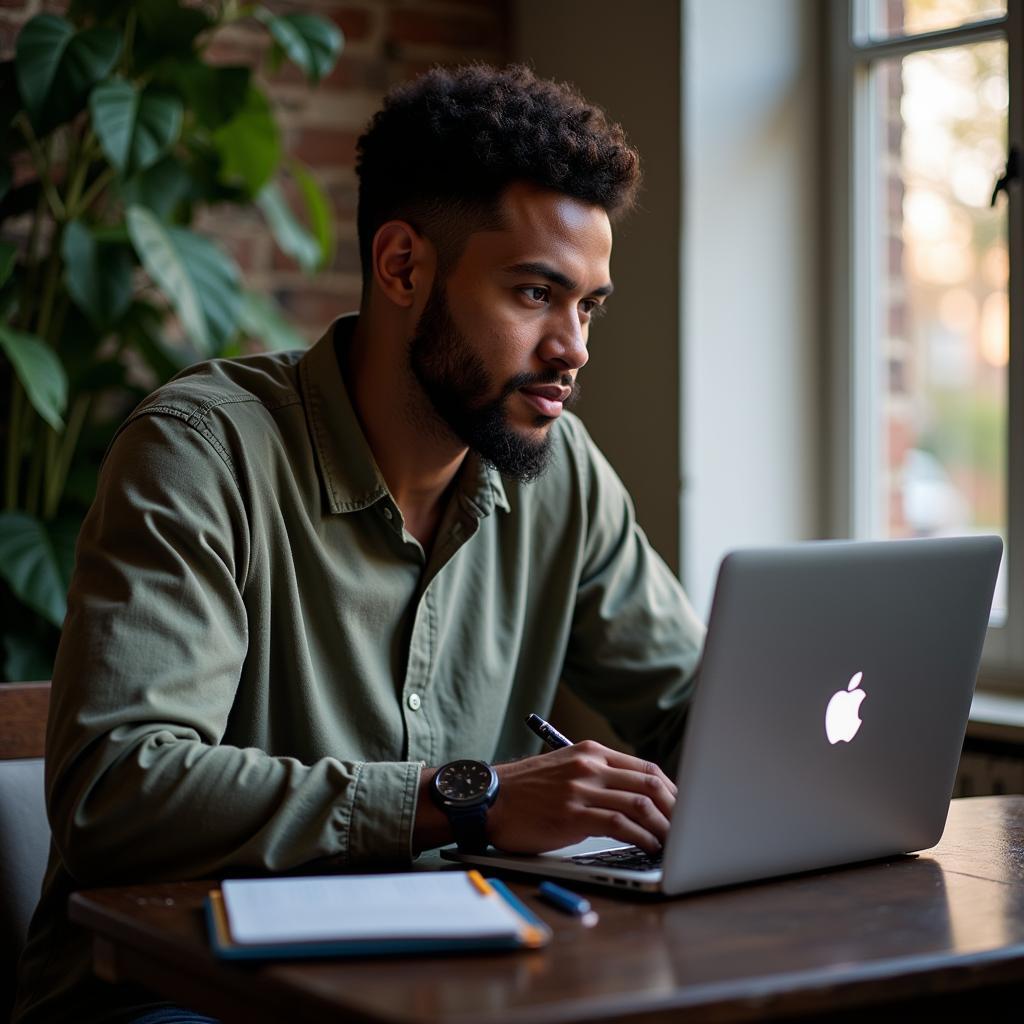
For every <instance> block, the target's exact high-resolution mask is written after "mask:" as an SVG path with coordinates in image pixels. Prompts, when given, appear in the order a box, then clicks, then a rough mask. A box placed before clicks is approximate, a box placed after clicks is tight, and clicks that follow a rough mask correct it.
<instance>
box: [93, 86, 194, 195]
mask: <svg viewBox="0 0 1024 1024" xmlns="http://www.w3.org/2000/svg"><path fill="white" fill-rule="evenodd" d="M89 109H90V110H91V112H92V123H93V127H94V128H95V129H96V134H97V135H98V136H99V140H100V145H101V146H102V147H103V152H104V153H106V155H107V159H108V160H109V161H110V162H111V163H112V164H113V165H114V167H116V168H117V170H118V171H120V173H121V174H122V175H124V176H126V177H127V176H128V175H130V174H134V173H135V172H136V171H142V170H145V169H146V168H147V167H150V166H152V165H153V164H155V163H156V162H157V160H159V159H160V157H161V156H163V154H164V153H165V152H166V151H167V150H168V148H169V147H170V146H171V145H172V144H173V143H174V141H175V140H176V139H177V138H178V133H179V132H180V131H181V120H182V114H183V108H182V105H181V100H179V99H178V97H177V96H172V95H170V94H168V93H161V92H158V91H156V90H154V89H146V90H144V91H142V92H140V91H139V90H138V89H136V88H135V86H134V85H132V84H131V83H130V82H126V81H124V80H123V79H120V78H115V79H112V80H111V81H109V82H102V83H101V84H100V85H97V86H96V88H95V89H93V91H92V95H91V96H90V97H89Z"/></svg>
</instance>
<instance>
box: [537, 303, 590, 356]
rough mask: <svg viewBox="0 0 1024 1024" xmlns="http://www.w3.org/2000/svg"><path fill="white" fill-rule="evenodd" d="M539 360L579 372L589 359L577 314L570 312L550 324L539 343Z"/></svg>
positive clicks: (573, 311) (581, 325) (583, 329)
mask: <svg viewBox="0 0 1024 1024" xmlns="http://www.w3.org/2000/svg"><path fill="white" fill-rule="evenodd" d="M540 355H541V358H542V359H543V360H544V362H546V363H552V364H554V365H556V366H559V367H562V368H564V369H567V370H579V369H581V368H582V367H584V366H585V365H586V363H587V360H588V359H589V358H590V355H589V353H588V352H587V336H586V330H585V328H584V326H583V324H581V323H580V318H579V313H578V312H577V311H576V310H572V311H571V312H569V313H568V314H567V315H566V316H563V317H559V318H558V321H557V323H555V324H552V325H551V327H550V329H549V331H548V333H547V334H546V335H545V337H544V340H543V341H542V342H541V351H540Z"/></svg>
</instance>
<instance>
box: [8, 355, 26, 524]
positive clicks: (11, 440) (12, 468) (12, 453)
mask: <svg viewBox="0 0 1024 1024" xmlns="http://www.w3.org/2000/svg"><path fill="white" fill-rule="evenodd" d="M24 402H25V393H24V391H22V389H21V384H20V382H19V381H18V377H17V375H16V374H13V373H12V374H11V411H10V413H9V415H8V418H7V474H6V476H7V479H6V481H5V499H6V500H5V504H6V506H7V511H8V512H13V511H14V510H15V509H16V508H17V507H18V478H19V477H20V476H21V416H22V405H23V404H24Z"/></svg>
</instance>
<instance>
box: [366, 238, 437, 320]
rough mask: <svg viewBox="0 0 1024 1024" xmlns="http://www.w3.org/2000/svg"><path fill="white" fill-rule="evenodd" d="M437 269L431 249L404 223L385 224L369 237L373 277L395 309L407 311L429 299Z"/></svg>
mask: <svg viewBox="0 0 1024 1024" xmlns="http://www.w3.org/2000/svg"><path fill="white" fill-rule="evenodd" d="M436 266H437V255H436V253H435V251H434V247H433V245H432V244H431V243H430V242H429V241H428V240H427V239H426V238H425V237H424V236H423V235H421V234H420V233H419V232H418V231H417V230H416V229H415V228H414V227H413V226H412V225H411V224H408V223H407V222H406V221H404V220H389V221H388V222H387V223H386V224H382V225H381V226H380V227H379V228H378V229H377V233H376V234H375V235H374V236H373V276H374V281H375V283H376V285H377V288H378V289H379V290H380V291H381V292H382V293H383V294H384V296H385V297H386V298H387V299H388V300H389V301H390V302H393V303H394V304H395V305H396V306H400V307H402V308H410V307H412V306H413V305H415V303H416V299H417V296H418V295H420V296H426V295H429V293H430V289H431V286H432V284H433V279H434V271H435V269H436Z"/></svg>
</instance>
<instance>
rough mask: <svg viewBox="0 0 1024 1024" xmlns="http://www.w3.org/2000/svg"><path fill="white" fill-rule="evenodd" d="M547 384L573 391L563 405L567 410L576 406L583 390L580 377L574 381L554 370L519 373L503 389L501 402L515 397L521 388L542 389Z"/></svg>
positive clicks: (570, 376) (569, 375) (570, 377)
mask: <svg viewBox="0 0 1024 1024" xmlns="http://www.w3.org/2000/svg"><path fill="white" fill-rule="evenodd" d="M545 384H558V385H559V386H561V387H563V388H571V389H572V390H571V391H570V392H569V395H568V397H567V398H566V400H565V401H564V402H563V403H562V406H563V408H566V409H568V408H569V407H570V406H572V405H575V404H576V402H577V401H578V400H579V397H580V393H581V392H582V390H583V389H582V387H581V385H580V381H579V377H577V378H576V379H575V380H573V378H572V375H571V374H568V373H559V372H558V371H557V370H552V371H551V372H550V373H519V374H516V376H515V377H513V378H512V379H511V380H510V381H508V383H507V384H506V385H505V386H504V387H503V388H502V389H501V399H500V401H502V402H504V401H505V399H506V398H508V397H509V396H510V395H514V394H515V393H516V392H517V391H518V390H519V389H520V388H534V387H542V386H543V385H545Z"/></svg>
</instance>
